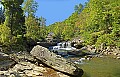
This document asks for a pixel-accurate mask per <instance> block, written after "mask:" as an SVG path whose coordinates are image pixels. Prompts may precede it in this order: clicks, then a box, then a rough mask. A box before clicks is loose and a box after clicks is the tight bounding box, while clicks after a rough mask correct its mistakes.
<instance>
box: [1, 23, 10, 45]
mask: <svg viewBox="0 0 120 77" xmlns="http://www.w3.org/2000/svg"><path fill="white" fill-rule="evenodd" d="M9 43H10V29H9V27H7V26H6V25H4V24H1V25H0V44H3V45H8V44H9Z"/></svg>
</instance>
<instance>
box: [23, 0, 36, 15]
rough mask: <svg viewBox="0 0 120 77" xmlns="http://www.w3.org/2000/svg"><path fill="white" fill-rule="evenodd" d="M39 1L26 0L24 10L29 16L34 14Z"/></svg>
mask: <svg viewBox="0 0 120 77" xmlns="http://www.w3.org/2000/svg"><path fill="white" fill-rule="evenodd" d="M37 7H38V3H37V2H36V1H34V0H25V2H24V6H23V10H24V12H25V14H27V16H31V15H32V16H34V15H35V13H36V11H37Z"/></svg>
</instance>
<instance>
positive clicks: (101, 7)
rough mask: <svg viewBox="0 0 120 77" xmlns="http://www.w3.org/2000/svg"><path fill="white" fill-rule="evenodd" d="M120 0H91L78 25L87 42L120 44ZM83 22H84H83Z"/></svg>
mask: <svg viewBox="0 0 120 77" xmlns="http://www.w3.org/2000/svg"><path fill="white" fill-rule="evenodd" d="M119 2H120V1H119V0H115V1H114V0H90V1H89V3H88V4H87V6H86V7H85V9H84V10H83V11H82V13H81V14H80V15H79V19H78V21H77V22H76V23H78V24H76V25H79V28H80V34H81V35H82V36H83V38H84V40H85V42H86V43H85V44H95V45H96V46H100V45H101V44H102V43H105V44H106V45H109V46H110V45H112V46H115V45H116V46H118V47H119V44H118V41H119V39H116V38H120V10H119V7H120V5H119ZM82 22H83V23H82Z"/></svg>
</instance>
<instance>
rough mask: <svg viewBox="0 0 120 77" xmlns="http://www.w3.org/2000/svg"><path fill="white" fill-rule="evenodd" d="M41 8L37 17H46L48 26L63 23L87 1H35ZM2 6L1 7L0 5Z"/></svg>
mask: <svg viewBox="0 0 120 77" xmlns="http://www.w3.org/2000/svg"><path fill="white" fill-rule="evenodd" d="M35 1H36V2H37V3H38V5H39V7H38V10H37V12H36V16H38V17H41V16H42V17H44V18H45V19H46V25H47V26H48V25H50V24H53V23H55V22H61V21H64V20H65V19H67V18H68V17H69V16H70V15H72V13H73V12H74V7H75V5H77V4H79V3H81V4H84V3H85V2H87V0H35ZM0 6H1V5H0Z"/></svg>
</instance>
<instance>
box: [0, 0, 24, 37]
mask: <svg viewBox="0 0 120 77" xmlns="http://www.w3.org/2000/svg"><path fill="white" fill-rule="evenodd" d="M23 1H24V0H20V1H18V0H2V4H3V6H4V8H5V17H6V19H5V25H6V26H8V27H9V28H10V30H11V35H12V36H17V35H22V36H23V35H24V33H25V25H24V23H25V17H24V15H23V10H22V8H21V5H22V3H23Z"/></svg>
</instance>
